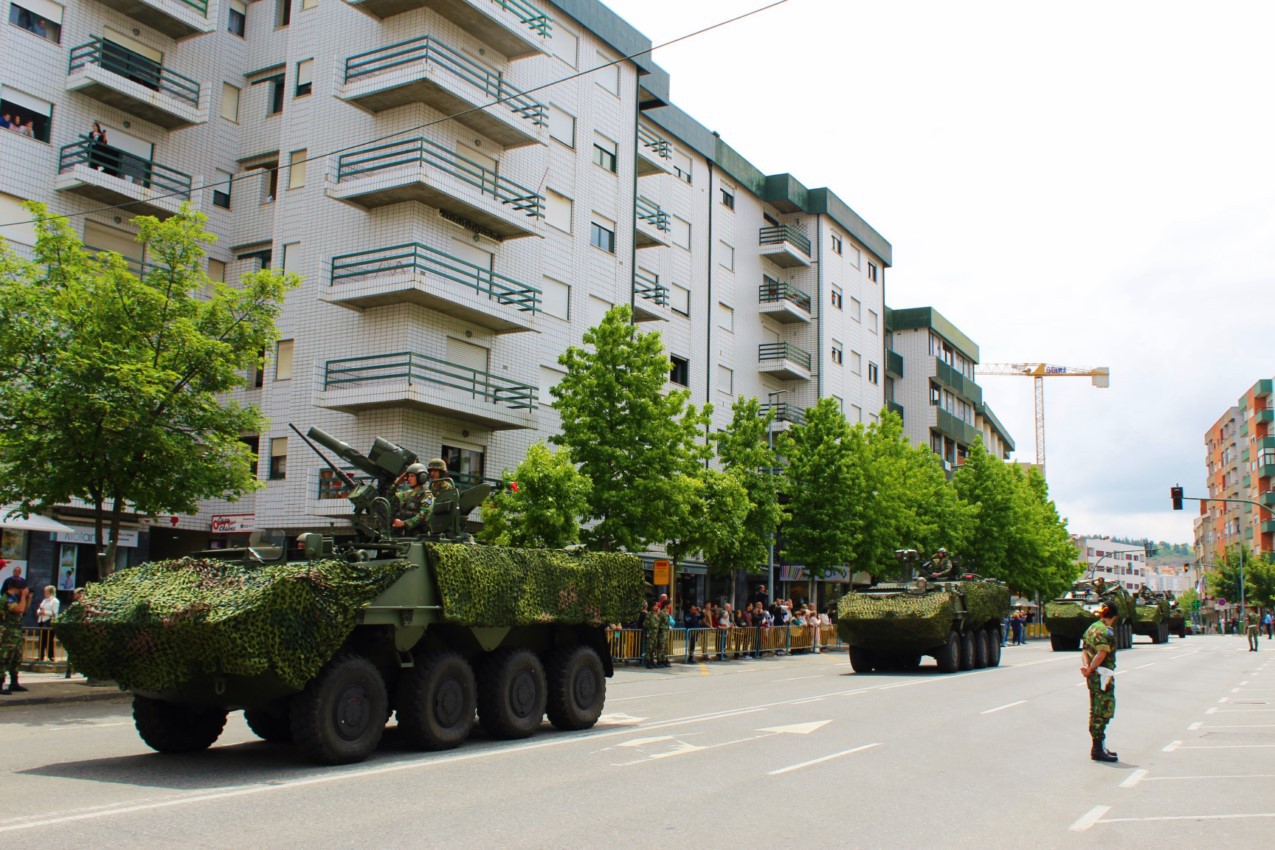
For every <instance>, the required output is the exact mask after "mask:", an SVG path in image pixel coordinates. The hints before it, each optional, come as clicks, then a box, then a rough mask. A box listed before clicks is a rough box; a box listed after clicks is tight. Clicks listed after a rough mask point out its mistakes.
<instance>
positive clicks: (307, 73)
mask: <svg viewBox="0 0 1275 850" xmlns="http://www.w3.org/2000/svg"><path fill="white" fill-rule="evenodd" d="M312 91H314V60H313V59H302V60H301V61H300V62H298V63H297V91H296V97H305V96H307V95H308V94H310V92H312Z"/></svg>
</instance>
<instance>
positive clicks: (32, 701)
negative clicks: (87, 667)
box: [0, 672, 129, 718]
mask: <svg viewBox="0 0 1275 850" xmlns="http://www.w3.org/2000/svg"><path fill="white" fill-rule="evenodd" d="M65 675H66V674H64V673H24V672H20V673H19V674H18V682H20V683H21V684H22V686H23V687H25V688H27V689H28V690H27V691H26V692H25V693H21V692H17V693H14V694H11V695H10V696H7V697H6V696H0V718H2V717H3V716H4V715H3V711H4V709H5V707H7V706H15V705H42V704H44V703H51V702H84V701H86V700H106V699H127V698H128V696H129V695H128V694H127V693H125V692H123V691H121V690H120V689H119V688H117V687H116V686H115V683H114V682H103V683H100V684H93V685H90V684H89V683H88V679H86V678H84V677H83V676H81V675H79V674H73V675H72V676H71V678H69V679H67V678H65ZM6 678H7V677H6Z"/></svg>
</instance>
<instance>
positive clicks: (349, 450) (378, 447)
mask: <svg viewBox="0 0 1275 850" xmlns="http://www.w3.org/2000/svg"><path fill="white" fill-rule="evenodd" d="M288 427H290V428H291V429H292V430H293V431H295V432H296V434H297V436H298V437H300V438H301V439H302V440H304V441H305V444H306V445H307V446H309V447H310V448H311V449H312V450H313V451H314V453H315V454H317V455H318V456H319V457H321V458H322V459H323V462H324V463H326V464H327V465H328V468H329V469H331V470H332V471H333V473H335V474H336V476H337V478H338V479H340V480H341V481H342V482H344V483H346V484H349V485H350V487H351V490H350V494H349V496H348V498H349V500H350V501H351V502H352V503H353V504H354V517H353V519H352V522H353V524H354V528H355V530H356V531H358V532H359V534H361V535H362V536H363V537H364V538H365V539H366V540H367V541H369V542H388V541H389V540H391V539H392V538H393V533H392V527H391V522H392V521H393V519H394V507H395V505H396V503H397V501H398V497H397V495H396V493H395V492H394V487H395V485H396V484H397V483H398V479H399V476H400V475H402V474H403V470H404V469H406V468H407V467H409V466H411V465H412V464H414V463H416V461H417V457H416V455H415V454H414V453H413V452H410V451H408V450H407V449H403V448H399V447H398V446H396V445H394V444H393V443H391V442H390V441H389V440H386V439H384V438H382V437H377V438H376V442H374V443H373V444H372V450H371V451H370V452H369V453H368V454H366V455H363V454H360V453H359V452H358V451H356V450H355V449H354V448H353V447H352V446H350V444H349V443H343V442H341V441H340V440H338V439H336V438H335V437H333V436H332V435H331V434H328V433H327V432H326V431H324V430H322V429H321V428H317V427H312V428H311V429H310V432H309V437H307V436H306V435H305V434H302V433H301V432H300V431H299V430H297V427H296V426H295V425H292V424H289V426H288ZM311 440H313V441H314V442H311ZM314 443H318V444H319V445H321V446H323V447H324V448H326V449H328V450H329V451H331V452H333V453H334V454H336V456H337V457H339V458H341V459H342V460H345V461H348V462H349V463H350V464H351V465H353V466H354V467H355V468H356V469H358V470H359V471H360V472H362V473H363V474H365V475H366V476H367V477H368V478H370V479H372V481H371V483H366V482H365V483H360V482H358V481H357V480H356V479H355V477H354V476H353V475H351V474H350V473H348V472H346V471H345V470H343V469H341V468H340V467H338V466H337V465H336V464H334V463H333V462H332V461H331V460H329V459H328V457H327V455H325V454H324V453H323V452H321V451H319V449H318V447H317V446H315V444H314Z"/></svg>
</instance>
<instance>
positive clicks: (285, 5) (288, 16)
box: [274, 0, 292, 27]
mask: <svg viewBox="0 0 1275 850" xmlns="http://www.w3.org/2000/svg"><path fill="white" fill-rule="evenodd" d="M277 3H278V5H277V6H276V7H275V19H274V24H275V26H277V27H286V26H287V25H288V24H290V23H292V0H277Z"/></svg>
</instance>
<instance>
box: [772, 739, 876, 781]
mask: <svg viewBox="0 0 1275 850" xmlns="http://www.w3.org/2000/svg"><path fill="white" fill-rule="evenodd" d="M879 746H881V744H880V743H876V744H864V745H863V746H862V747H855V748H854V749H853V750H842V751H841V752H839V753H832V754H831V755H826V756H820V757H819V758H817V759H811V760H810V761H803V762H802V763H801V764H790V765H788V767H781V768H779V769H778V770H772V771H770V772H769V773H767V774H766V775H767V776H779V775H781V774H784V773H790V772H792V771H794V770H801V769H802V768H803V767H810V766H811V765H815V764H821V763H823V762H825V761H832V760H833V759H837V758H841V757H842V756H848V755H853V754H854V753H861V752H863V751H864V750H870V749H872V748H873V747H879Z"/></svg>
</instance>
